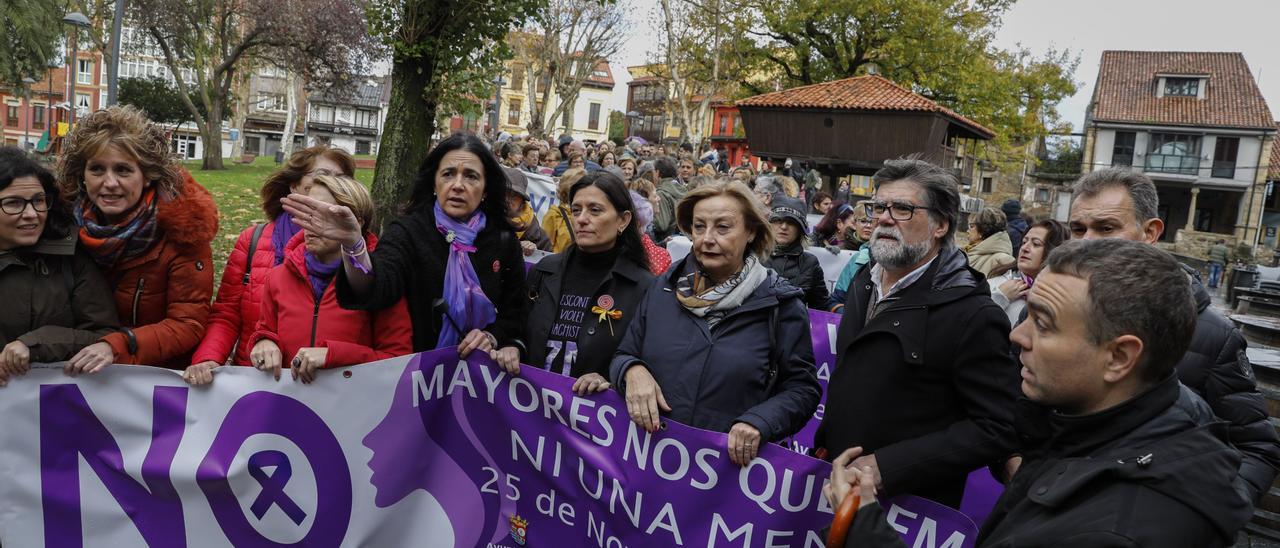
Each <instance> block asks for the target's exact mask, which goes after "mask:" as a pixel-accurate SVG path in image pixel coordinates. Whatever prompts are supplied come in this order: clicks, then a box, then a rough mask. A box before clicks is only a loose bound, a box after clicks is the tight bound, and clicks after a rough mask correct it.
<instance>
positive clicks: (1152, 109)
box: [1082, 51, 1276, 244]
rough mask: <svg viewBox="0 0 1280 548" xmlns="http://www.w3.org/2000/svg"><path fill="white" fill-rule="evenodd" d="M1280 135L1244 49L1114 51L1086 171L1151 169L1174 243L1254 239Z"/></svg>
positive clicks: (1090, 117)
mask: <svg viewBox="0 0 1280 548" xmlns="http://www.w3.org/2000/svg"><path fill="white" fill-rule="evenodd" d="M1275 137H1276V126H1275V123H1274V122H1273V118H1272V115H1271V110H1270V108H1269V107H1268V106H1267V102H1266V100H1264V99H1263V97H1262V93H1261V91H1259V89H1258V85H1257V83H1256V82H1255V80H1254V78H1253V75H1252V73H1250V71H1249V66H1248V64H1247V63H1245V60H1244V56H1243V55H1241V54H1240V53H1233V52H1157V51H1104V52H1103V53H1102V63H1101V65H1100V67H1099V70H1098V80H1097V82H1096V84H1095V86H1094V92H1093V100H1092V102H1091V103H1090V105H1089V110H1088V112H1087V114H1086V116H1085V141H1084V160H1083V163H1084V165H1083V166H1082V168H1083V169H1082V171H1083V172H1086V173H1087V172H1090V171H1093V170H1095V169H1101V168H1106V167H1113V166H1115V167H1129V168H1131V169H1134V170H1137V171H1142V172H1143V173H1145V174H1147V175H1148V176H1149V177H1151V179H1152V180H1153V181H1155V184H1156V189H1157V191H1158V193H1159V198H1160V208H1159V214H1160V218H1161V219H1162V220H1163V221H1164V225H1165V231H1164V235H1163V236H1162V237H1161V240H1162V241H1164V242H1170V243H1178V242H1182V241H1183V240H1191V239H1198V240H1201V241H1216V240H1217V239H1219V238H1223V239H1226V240H1227V241H1228V242H1235V241H1239V242H1248V243H1250V244H1252V243H1253V242H1254V241H1255V239H1256V238H1257V236H1258V230H1259V226H1260V225H1261V221H1262V210H1263V202H1264V199H1265V197H1266V178H1267V171H1268V169H1267V168H1268V166H1269V164H1270V157H1271V148H1272V143H1273V142H1274V141H1275Z"/></svg>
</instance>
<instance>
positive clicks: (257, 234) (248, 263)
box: [240, 213, 288, 285]
mask: <svg viewBox="0 0 1280 548" xmlns="http://www.w3.org/2000/svg"><path fill="white" fill-rule="evenodd" d="M282 215H288V213H282ZM265 228H267V223H254V225H253V239H251V240H249V256H248V257H247V258H246V259H245V261H244V276H243V277H241V278H240V283H242V284H244V285H249V274H250V273H251V272H253V256H254V254H256V253H257V252H258V240H259V239H261V238H262V230H263V229H265Z"/></svg>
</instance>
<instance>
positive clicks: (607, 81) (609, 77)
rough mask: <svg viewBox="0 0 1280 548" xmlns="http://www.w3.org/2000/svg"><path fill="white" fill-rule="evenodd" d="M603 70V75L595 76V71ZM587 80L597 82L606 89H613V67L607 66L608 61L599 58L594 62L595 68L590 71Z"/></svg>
mask: <svg viewBox="0 0 1280 548" xmlns="http://www.w3.org/2000/svg"><path fill="white" fill-rule="evenodd" d="M597 71H599V72H604V76H596V74H595V73H596V72H597ZM587 82H588V83H590V84H597V85H599V86H602V87H606V88H608V89H613V83H614V82H613V69H611V68H609V62H608V61H606V60H604V59H601V60H600V62H598V63H596V68H595V70H594V71H592V73H591V76H588V77H587Z"/></svg>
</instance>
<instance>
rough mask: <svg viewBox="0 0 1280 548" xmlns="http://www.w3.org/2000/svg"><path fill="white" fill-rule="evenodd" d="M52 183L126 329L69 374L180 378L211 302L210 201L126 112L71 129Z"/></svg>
mask: <svg viewBox="0 0 1280 548" xmlns="http://www.w3.org/2000/svg"><path fill="white" fill-rule="evenodd" d="M58 179H59V183H60V184H61V185H62V189H63V192H65V193H66V195H69V196H73V197H74V198H75V199H76V202H75V204H74V205H73V206H72V212H73V213H74V215H75V220H76V225H78V226H79V228H80V246H81V248H83V249H84V250H85V251H86V252H88V254H89V256H90V257H92V258H93V260H94V262H96V263H98V266H99V267H101V268H102V272H103V274H104V275H105V276H106V278H107V281H108V282H109V283H110V284H111V285H112V286H113V287H114V289H115V294H114V297H115V302H116V312H117V313H118V314H119V315H120V321H121V323H122V324H123V325H124V327H123V328H122V329H121V330H120V331H118V332H115V333H111V334H108V335H106V336H105V337H103V338H102V339H101V340H100V341H98V342H95V343H93V344H91V345H89V346H86V347H84V349H82V350H81V351H80V352H79V353H77V354H76V355H75V356H72V357H71V360H70V363H69V367H68V372H69V373H71V374H73V375H74V374H79V373H92V372H95V371H98V370H100V369H102V368H103V367H105V366H107V365H108V364H111V363H128V364H144V365H155V366H160V367H168V368H172V369H185V368H186V367H187V366H188V365H190V364H191V353H192V351H193V350H195V348H196V345H198V344H199V343H200V340H201V339H203V338H204V331H205V324H206V323H207V322H208V320H209V300H210V298H211V297H213V265H212V264H211V263H210V261H211V260H212V255H213V250H212V248H211V247H210V245H209V243H210V242H211V241H213V237H214V235H215V234H216V233H217V232H218V209H217V206H215V205H214V203H213V196H212V195H210V194H209V191H208V190H205V188H204V187H202V186H200V184H199V183H197V182H196V181H195V179H192V178H191V174H189V173H187V171H186V170H185V169H183V168H182V165H181V164H179V163H178V162H177V160H176V158H174V157H173V155H172V153H171V152H170V149H169V136H168V134H167V132H166V131H165V130H164V128H161V127H160V126H158V125H156V124H154V123H152V122H151V121H150V120H148V119H147V117H146V115H145V114H143V113H142V111H140V110H138V109H136V108H133V107H127V106H126V107H110V108H107V109H104V110H99V111H97V112H95V113H93V114H91V115H89V116H87V117H85V118H84V119H82V120H81V121H80V122H79V123H78V124H77V125H76V129H75V131H73V132H71V135H70V139H68V142H67V144H66V146H65V147H64V148H63V151H62V161H61V163H60V164H59V166H58Z"/></svg>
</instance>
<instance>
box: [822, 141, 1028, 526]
mask: <svg viewBox="0 0 1280 548" xmlns="http://www.w3.org/2000/svg"><path fill="white" fill-rule="evenodd" d="M873 183H874V185H875V189H876V190H875V198H874V200H872V201H871V202H870V204H869V205H868V206H867V208H868V212H867V213H868V217H870V218H871V220H872V221H873V222H874V223H875V225H876V228H875V230H874V232H872V235H871V240H870V241H869V242H868V244H867V245H870V246H871V258H872V261H873V262H872V263H871V265H872V266H871V267H870V268H863V269H862V270H861V271H860V272H859V273H858V275H857V276H856V277H854V278H853V281H851V282H850V283H849V289H848V298H847V299H846V301H845V313H844V317H843V318H842V319H841V320H840V328H839V331H838V336H837V338H836V345H837V346H836V350H837V356H838V358H837V360H838V362H839V365H838V366H837V367H836V368H835V371H834V372H833V373H832V375H831V380H830V384H829V385H828V388H827V393H828V395H829V396H828V398H827V404H826V411H825V419H824V420H823V423H822V425H821V426H820V427H819V429H818V432H817V434H816V436H815V439H814V447H817V448H819V450H818V451H817V453H818V454H819V456H822V455H823V454H827V455H832V456H834V455H836V454H839V453H841V452H842V451H844V450H845V449H848V448H850V447H860V448H861V450H862V452H863V454H862V456H860V457H859V460H858V466H859V467H861V466H871V467H873V469H874V470H875V471H876V474H877V477H878V480H877V483H878V484H880V486H881V487H882V489H883V490H884V491H885V492H886V493H890V494H894V495H896V494H902V493H909V494H913V495H917V496H921V497H924V498H928V499H932V500H935V501H937V502H940V503H943V504H947V505H950V506H953V507H958V506H959V504H960V500H961V498H962V496H963V494H964V484H965V480H966V478H967V477H968V474H969V472H970V471H972V470H974V469H976V468H981V467H982V466H986V465H988V464H990V463H993V462H995V461H997V460H999V459H1002V458H1004V457H1005V456H1007V455H1008V454H1010V453H1011V452H1012V450H1013V447H1014V445H1015V441H1016V436H1015V435H1014V432H1013V415H1012V411H1013V407H1014V401H1015V400H1016V399H1017V396H1018V392H1017V391H1018V367H1017V366H1016V365H1015V364H1014V362H1013V359H1012V358H1011V357H1010V354H1009V320H1008V319H1007V318H1006V317H1005V315H1004V312H1003V311H1002V310H1001V309H1000V307H998V306H996V304H995V303H994V302H992V300H991V293H990V291H989V290H988V289H987V284H986V282H984V281H982V275H981V274H979V273H977V272H976V271H974V270H973V269H972V268H969V266H968V261H967V260H966V259H965V256H964V254H963V253H962V252H961V251H960V250H958V249H956V247H955V244H954V233H955V227H956V221H957V219H958V217H959V202H960V198H959V193H958V191H957V185H956V182H955V177H954V176H953V175H951V174H950V173H949V172H947V171H946V170H943V169H942V168H939V167H937V166H934V165H932V164H929V163H926V162H923V161H919V160H894V161H889V162H886V163H885V167H884V168H883V169H881V170H880V171H879V172H877V173H876V174H875V177H874V178H873Z"/></svg>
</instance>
